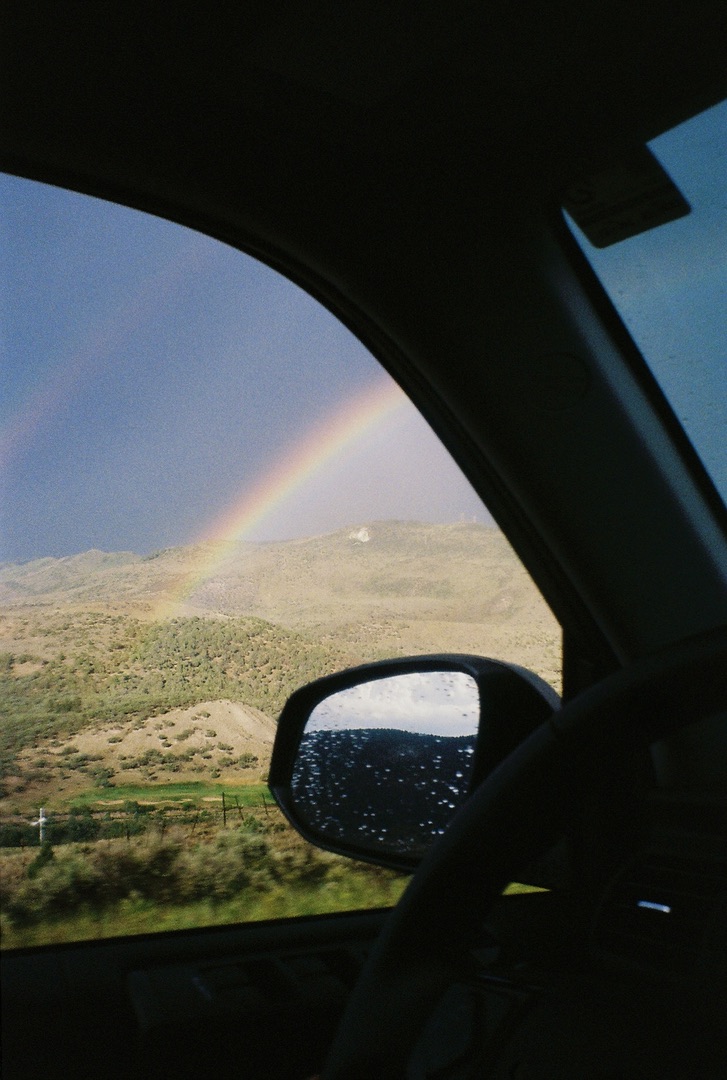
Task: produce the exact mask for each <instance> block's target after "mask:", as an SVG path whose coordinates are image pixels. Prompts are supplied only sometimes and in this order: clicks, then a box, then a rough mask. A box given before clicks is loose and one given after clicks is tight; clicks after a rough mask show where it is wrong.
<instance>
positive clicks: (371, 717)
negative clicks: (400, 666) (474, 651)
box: [306, 671, 480, 736]
mask: <svg viewBox="0 0 727 1080" xmlns="http://www.w3.org/2000/svg"><path fill="white" fill-rule="evenodd" d="M479 716H480V695H479V690H478V689H477V683H476V682H475V680H474V679H473V678H472V676H471V675H467V674H465V672H463V671H425V672H412V673H408V674H404V675H393V676H391V677H390V678H387V679H376V680H373V681H371V682H366V683H362V684H361V685H359V686H352V687H350V688H349V689H348V690H340V691H339V692H338V693H337V694H331V696H330V697H328V698H326V699H325V701H322V702H321V703H320V704H319V705H317V706H316V707H315V709H314V710H313V712H312V713H311V716H310V720H309V721H308V723H307V725H306V731H307V732H313V731H345V730H351V729H357V728H395V729H399V730H401V731H412V732H419V733H421V734H423V735H452V736H459V735H472V734H474V733H475V732H476V731H477V728H478V724H479Z"/></svg>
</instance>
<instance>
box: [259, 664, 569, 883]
mask: <svg viewBox="0 0 727 1080" xmlns="http://www.w3.org/2000/svg"><path fill="white" fill-rule="evenodd" d="M559 704H560V701H559V698H558V695H557V694H556V693H555V691H554V690H553V689H552V688H551V687H550V686H548V684H547V683H545V682H544V681H543V680H542V679H540V678H538V676H536V675H533V674H532V673H531V672H528V671H525V670H524V669H522V668H518V667H516V666H515V665H512V664H506V663H503V662H500V661H495V660H485V659H482V658H480V657H476V656H453V655H445V654H443V655H438V656H423V657H412V658H408V659H400V660H386V661H383V662H381V663H376V664H367V665H365V666H363V667H358V668H351V669H350V670H348V671H343V672H341V673H339V674H337V675H331V676H328V677H326V678H323V679H318V680H316V681H315V682H313V683H309V684H308V685H307V686H304V687H303V688H302V689H300V690H297V691H296V692H295V693H294V694H292V696H291V697H290V698H289V699H288V701H287V703H286V705H285V707H284V709H283V711H282V713H281V716H280V720H279V722H278V730H277V735H276V738H275V745H274V747H273V756H272V761H271V765H270V779H269V786H270V790H271V792H272V794H273V796H274V798H275V800H276V802H277V803H278V805H279V806H280V808H281V810H282V811H283V812H284V814H285V815H286V817H287V818H288V820H289V821H290V822H291V824H292V825H294V826H295V828H296V829H297V830H298V832H300V833H301V834H302V835H303V836H304V837H306V839H308V840H310V841H312V842H313V843H314V844H317V845H318V846H319V847H324V848H327V849H328V850H330V851H335V852H337V853H339V854H342V855H349V856H351V857H352V858H356V859H364V860H367V861H369V862H374V863H377V864H379V865H380V866H390V867H394V868H396V869H402V870H413V869H415V867H416V866H417V865H418V864H419V862H420V861H421V859H422V857H423V856H424V854H425V852H426V851H427V849H428V848H429V847H430V846H431V845H432V843H434V842H435V841H436V839H437V837H438V836H441V834H442V833H443V832H444V830H445V829H446V827H447V825H448V824H449V822H450V820H451V819H452V817H453V816H454V814H455V813H456V811H457V809H458V808H459V807H460V806H461V805H462V804H463V803H464V801H465V800H466V798H467V796H468V795H469V793H470V792H471V791H473V790H474V789H475V788H476V787H477V785H478V784H479V783H480V782H481V780H482V779H483V778H484V777H485V776H487V774H488V773H490V772H491V771H492V770H493V769H494V768H495V767H496V766H497V765H498V764H499V762H500V761H502V760H503V758H505V757H507V755H508V754H509V753H510V752H511V751H512V750H514V748H515V747H516V746H517V745H518V744H519V743H520V742H522V740H523V739H524V738H526V737H527V736H528V735H530V734H531V732H532V731H534V730H535V728H537V727H539V726H540V724H541V723H543V721H545V720H546V719H547V718H548V717H549V716H550V715H551V713H552V712H553V711H554V709H556V708H558V706H559Z"/></svg>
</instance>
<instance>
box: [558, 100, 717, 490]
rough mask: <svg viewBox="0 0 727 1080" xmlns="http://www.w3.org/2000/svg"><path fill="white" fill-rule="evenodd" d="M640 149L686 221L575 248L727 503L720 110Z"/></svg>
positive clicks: (585, 242) (584, 243)
mask: <svg viewBox="0 0 727 1080" xmlns="http://www.w3.org/2000/svg"><path fill="white" fill-rule="evenodd" d="M650 147H651V150H652V151H653V153H654V154H655V155H656V157H657V158H658V159H659V161H660V162H661V164H662V165H663V166H664V168H665V169H666V171H667V173H668V174H669V176H670V177H671V178H672V179H673V181H674V182H675V184H676V185H677V187H678V188H679V190H680V191H681V192H682V194H683V195H684V196H685V197H686V199H687V201H688V202H689V204H690V207H691V212H690V213H689V214H688V215H687V216H686V217H682V218H679V219H678V220H676V221H672V222H669V223H668V224H666V225H662V226H660V227H659V228H657V229H652V230H650V231H648V232H645V233H641V234H640V235H639V236H635V237H632V238H631V239H629V240H624V241H622V242H621V243H619V244H614V245H613V246H612V247H607V248H603V249H596V248H594V247H592V246H591V245H590V244H589V243H588V242H587V241H585V240H582V245H583V248H584V251H585V253H586V255H587V256H588V258H589V260H590V262H591V263H592V265H593V267H594V269H595V271H596V273H597V274H598V275H599V277H600V278H601V280H602V282H603V284H604V285H605V287H606V289H607V291H608V292H609V295H610V296H611V299H612V301H613V303H614V305H615V306H616V308H617V309H618V311H619V313H620V314H621V317H622V319H623V320H624V322H625V324H626V326H627V327H628V329H629V331H630V333H631V334H632V336H633V338H634V340H635V341H636V343H637V345H638V346H639V348H640V349H641V351H642V353H643V355H644V358H645V359H646V361H647V363H648V364H649V365H650V367H651V369H652V371H653V374H654V375H655V376H656V379H657V381H658V382H659V383H660V385H661V387H662V389H663V390H664V392H665V394H666V396H667V398H668V399H669V401H670V402H671V405H672V407H673V409H674V412H675V414H676V416H677V418H678V420H679V421H680V422H681V424H682V426H683V427H684V429H685V431H686V433H687V435H688V436H689V438H690V439H691V440H692V442H693V444H694V445H695V447H696V449H697V450H698V452H699V454H700V455H701V457H702V460H703V462H704V464H705V466H706V467H707V470H708V471H709V472H710V474H711V476H712V480H713V481H714V484H715V486H716V487H717V489H718V490H719V492H720V494H721V496H722V499H723V500H725V501H727V102H723V103H722V104H721V105H718V106H715V107H714V108H712V109H708V110H707V111H706V112H704V113H702V114H701V115H700V116H697V117H695V118H694V119H692V120H690V121H688V122H687V123H686V124H681V125H679V126H678V127H676V128H674V129H672V130H671V131H668V132H666V133H665V134H664V135H661V136H660V137H659V138H657V139H655V140H654V141H653V142H652V143H651V144H650ZM575 231H576V232H577V230H575Z"/></svg>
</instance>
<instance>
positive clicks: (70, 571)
mask: <svg viewBox="0 0 727 1080" xmlns="http://www.w3.org/2000/svg"><path fill="white" fill-rule="evenodd" d="M213 554H214V552H213V549H211V548H209V547H206V546H204V545H203V546H197V547H189V548H172V549H168V550H165V551H160V552H155V553H153V554H152V555H147V556H140V555H136V554H133V553H130V552H117V553H104V552H98V551H89V552H85V553H82V554H78V555H74V556H70V557H67V558H63V559H52V558H45V559H39V560H35V561H33V562H29V563H25V564H22V565H18V564H4V565H2V566H0V607H1V608H2V615H1V616H0V700H1V701H2V702H3V719H2V723H1V724H0V759H1V762H2V766H3V771H4V773H5V777H6V779H5V784H6V792H7V794H8V796H12V797H13V798H14V799H16V800H17V798H18V797H20V796H22V797H23V800H24V801H25V800H32V801H33V802H34V803H37V802H38V800H39V799H41V798H46V793H47V792H48V791H50V790H57V782H58V781H59V778H60V777H61V776H62V775H65V777H66V781H68V784H67V785H66V786H67V789H68V790H69V791H70V790H71V789H75V788H78V787H79V785H80V786H82V785H83V784H86V786H88V785H89V784H95V785H97V786H98V785H104V784H115V783H118V782H120V780H119V778H120V775H121V773H122V772H123V773H124V774H126V775H128V777H129V778H131V779H140V778H146V777H149V776H151V775H152V774H157V775H159V776H160V778H161V777H162V775H166V774H168V773H169V772H175V773H176V774H179V773H180V772H181V773H182V774H183V777H190V776H192V775H193V774H195V773H196V772H198V771H199V770H200V769H203V770H206V771H207V772H211V773H212V774H214V773H215V772H217V773H218V774H219V775H221V777H222V779H223V780H224V779H225V777H227V776H233V775H234V776H238V774H239V773H240V770H241V769H242V768H243V767H242V766H241V765H240V762H239V759H240V758H241V757H243V755H244V754H245V753H248V752H249V753H251V754H252V755H253V756H254V757H256V758H258V759H259V768H258V769H257V771H256V773H255V778H256V779H257V780H258V781H259V778H260V775H262V774H264V770H265V765H266V760H267V753H268V752H269V751H268V750H266V749H265V746H266V745H268V744H267V742H266V740H262V743H261V745H260V746H258V747H257V748H256V749H254V750H251V751H248V750H246V749H245V745H244V744H245V738H244V737H243V735H244V730H245V725H244V724H243V723H242V722H241V720H240V717H241V716H242V714H239V715H238V721H239V723H238V727H237V728H236V729H235V730H237V731H238V735H239V737H237V736H235V737H232V736H230V735H227V736H220V738H219V739H218V740H217V741H218V742H219V741H220V740H221V744H222V746H228V747H230V749H229V750H224V749H222V750H219V752H217V751H215V753H213V754H212V756H208V757H203V756H202V752H203V750H208V749H209V747H208V746H207V745H206V743H205V739H206V738H207V736H206V735H205V734H204V733H202V734H200V731H201V729H202V727H204V724H203V723H198V722H197V721H196V720H194V717H195V716H201V715H202V713H203V712H209V713H210V715H212V713H213V712H215V710H216V711H217V713H219V712H220V710H222V711H223V712H224V709H223V705H222V704H221V703H227V705H230V704H231V705H234V706H235V707H240V708H243V709H245V710H247V712H246V713H245V715H246V716H248V717H249V716H251V715H253V713H254V714H255V715H258V716H259V717H262V718H267V722H268V723H272V722H274V720H275V718H276V717H277V714H278V712H279V710H280V708H281V706H282V704H283V701H284V700H285V698H286V697H287V695H288V694H289V693H290V692H291V691H292V690H293V689H294V688H295V687H297V686H300V685H301V684H303V683H305V682H307V681H309V680H310V679H312V678H315V677H317V676H319V675H322V674H324V673H326V672H330V671H334V670H337V669H340V668H342V667H346V666H349V665H351V664H355V663H362V662H365V661H367V660H372V659H379V658H382V657H384V656H396V655H407V654H416V653H424V652H471V653H477V654H480V655H485V656H491V657H494V658H502V659H509V660H514V661H516V662H517V663H520V664H523V665H524V666H526V667H529V668H531V669H533V670H535V671H537V672H538V673H539V674H541V675H542V676H544V677H545V678H546V679H548V680H549V681H550V682H551V683H553V684H554V685H556V686H557V685H558V679H559V660H560V640H559V628H558V625H557V623H556V622H555V620H554V619H553V617H552V615H551V613H550V611H549V610H548V608H547V607H546V606H545V604H544V603H543V601H542V599H541V598H540V596H539V594H538V593H537V591H536V590H535V588H534V586H533V585H532V582H531V581H530V579H529V577H528V576H527V574H526V573H525V572H524V570H523V568H522V566H521V565H520V563H519V561H518V560H517V558H516V557H515V556H514V554H513V553H512V551H511V549H510V547H509V545H508V544H507V542H506V541H505V539H504V537H503V536H502V534H501V533H500V532H499V530H497V529H496V528H492V527H486V526H483V525H476V524H464V523H461V524H455V525H428V524H419V523H407V522H374V523H371V524H369V525H366V526H356V527H354V528H351V529H343V530H339V531H338V532H335V533H331V534H329V535H326V536H317V537H310V538H306V539H302V540H290V541H286V542H279V543H263V544H250V543H248V544H242V545H240V547H239V548H238V549H237V550H236V551H235V553H234V555H232V556H230V557H229V558H228V559H227V561H226V562H225V563H224V564H223V565H216V566H215V567H214V571H213V572H212V573H208V574H207V575H206V576H205V575H204V574H203V573H202V572H201V571H202V568H204V567H205V566H209V565H214V559H213ZM193 581H199V584H198V585H197V587H196V588H195V589H193V590H190V588H189V582H193ZM180 597H184V599H180ZM225 707H227V706H225ZM185 710H187V711H189V710H191V711H189V712H186V711H185ZM250 710H252V711H253V712H250ZM220 715H221V713H220ZM179 724H182V725H183V727H182V729H181V730H186V729H187V727H193V728H194V727H195V724H196V726H197V728H199V729H200V730H199V731H196V732H195V735H194V739H193V738H192V736H188V739H189V741H188V744H187V745H186V746H185V747H182V748H180V747H179V746H178V745H177V744H178V741H179V740H178V739H177V736H178V735H179V734H180V731H174V730H172V727H173V726H174V725H177V726H178V725H179ZM220 724H221V721H220ZM158 725H161V726H158ZM218 726H219V725H217V724H216V723H212V722H211V721H210V723H209V725H208V728H209V729H210V730H217V727H218ZM233 726H234V725H233ZM112 729H113V730H112ZM132 730H136V731H140V732H142V734H141V735H140V736H139V738H141V739H143V740H144V741H145V748H146V749H145V750H144V751H142V750H138V748H137V751H138V752H137V751H134V752H133V753H132V752H131V751H129V752H128V753H127V749H126V748H125V749H123V750H122V748H121V743H122V742H123V743H126V742H127V741H128V739H129V733H130V732H131V731H132ZM206 730H207V727H205V731H206ZM150 733H151V734H150ZM154 733H155V734H154ZM81 736H83V738H82V739H81ZM210 738H211V737H210ZM89 739H90V740H91V742H89V744H88V746H87V745H86V743H87V740H89ZM200 740H201V742H200ZM81 741H83V746H81ZM132 741H133V740H132ZM198 742H199V746H198V745H197V743H198ZM156 743H159V746H157V745H156ZM165 743H168V744H169V745H168V746H165V745H164V744H165ZM263 744H265V745H263ZM130 745H131V743H129V746H130ZM215 747H216V744H215ZM151 749H153V750H155V751H156V753H154V754H151V755H149V754H148V753H146V751H148V750H151ZM191 750H195V753H193V754H190V753H189V751H191ZM183 751H184V753H183ZM144 753H146V758H145V759H144V761H143V762H141V758H142V757H143V755H144ZM122 754H125V755H126V756H125V758H123V760H122V756H121V755H122ZM185 754H186V756H185ZM129 761H137V765H136V766H132V765H129V764H128V763H129ZM139 762H140V763H139ZM72 765H73V766H75V768H73V769H71V768H69V766H72ZM61 766H63V768H61ZM154 766H156V768H154ZM135 768H136V769H137V772H134V769H135ZM251 775H252V774H251V773H250V772H249V771H247V772H245V777H249V776H251ZM238 778H239V776H238ZM69 785H70V786H69Z"/></svg>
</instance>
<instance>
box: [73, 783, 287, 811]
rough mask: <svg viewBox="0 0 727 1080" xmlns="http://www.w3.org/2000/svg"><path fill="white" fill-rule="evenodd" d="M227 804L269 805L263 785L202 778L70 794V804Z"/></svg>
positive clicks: (128, 785)
mask: <svg viewBox="0 0 727 1080" xmlns="http://www.w3.org/2000/svg"><path fill="white" fill-rule="evenodd" d="M223 795H224V797H225V799H226V801H227V803H228V805H230V806H233V805H237V804H238V803H239V805H240V806H257V807H264V806H266V805H268V806H270V805H272V802H273V800H272V796H271V794H270V792H269V790H268V787H267V784H215V783H210V782H207V781H204V780H190V781H188V782H179V783H176V784H175V783H172V784H118V785H116V786H115V787H113V788H93V789H90V790H88V791H84V792H81V793H80V794H79V795H74V796H73V798H72V800H71V805H73V806H93V805H95V804H98V805H99V806H101V805H103V806H107V807H108V806H111V805H113V804H114V803H124V802H138V803H143V804H146V805H149V806H159V805H161V804H164V803H181V802H185V803H194V805H195V806H198V805H199V804H200V803H202V801H203V800H204V801H210V800H215V801H216V802H219V803H222V797H223Z"/></svg>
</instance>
